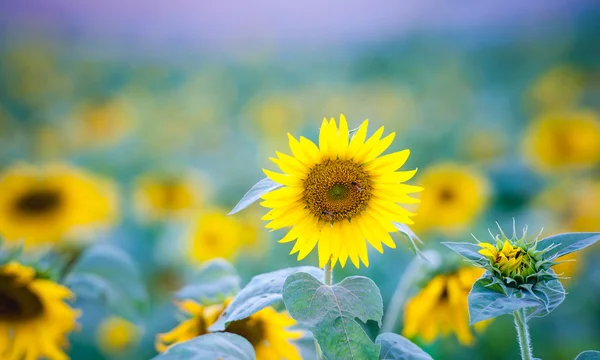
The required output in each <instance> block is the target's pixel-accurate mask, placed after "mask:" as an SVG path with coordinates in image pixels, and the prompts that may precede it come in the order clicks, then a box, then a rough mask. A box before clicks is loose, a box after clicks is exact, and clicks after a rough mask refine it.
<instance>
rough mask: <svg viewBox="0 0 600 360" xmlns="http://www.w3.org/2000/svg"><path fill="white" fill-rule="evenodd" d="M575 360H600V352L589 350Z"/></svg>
mask: <svg viewBox="0 0 600 360" xmlns="http://www.w3.org/2000/svg"><path fill="white" fill-rule="evenodd" d="M575 360H600V351H596V350H587V351H584V352H581V353H579V355H577V357H576V358H575Z"/></svg>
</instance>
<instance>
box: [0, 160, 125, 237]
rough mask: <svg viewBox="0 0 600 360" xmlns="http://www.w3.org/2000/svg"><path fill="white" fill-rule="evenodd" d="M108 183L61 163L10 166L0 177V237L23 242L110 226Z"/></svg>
mask: <svg viewBox="0 0 600 360" xmlns="http://www.w3.org/2000/svg"><path fill="white" fill-rule="evenodd" d="M116 212H117V200H116V192H115V189H114V186H113V185H112V183H110V182H108V181H107V180H105V179H102V178H98V177H96V176H93V175H90V174H88V173H86V172H84V171H82V170H79V169H76V168H73V167H70V166H67V165H48V166H44V167H34V166H30V165H15V166H13V167H11V168H9V169H6V170H5V171H4V172H3V173H2V174H1V175H0V236H2V237H3V239H4V240H5V241H19V240H23V241H24V244H25V245H26V246H28V245H36V244H40V243H46V242H58V241H60V240H61V239H65V238H66V237H69V236H71V237H72V236H74V235H83V233H82V232H83V231H85V230H89V229H91V228H94V229H95V228H98V227H100V226H106V225H109V224H111V223H112V222H113V221H114V219H115V218H116Z"/></svg>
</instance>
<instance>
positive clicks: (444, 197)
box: [438, 188, 456, 203]
mask: <svg viewBox="0 0 600 360" xmlns="http://www.w3.org/2000/svg"><path fill="white" fill-rule="evenodd" d="M438 197H439V201H440V202H441V203H449V202H452V200H454V198H455V197H456V194H454V191H452V190H451V189H448V188H444V189H442V190H441V191H440V192H439V196H438Z"/></svg>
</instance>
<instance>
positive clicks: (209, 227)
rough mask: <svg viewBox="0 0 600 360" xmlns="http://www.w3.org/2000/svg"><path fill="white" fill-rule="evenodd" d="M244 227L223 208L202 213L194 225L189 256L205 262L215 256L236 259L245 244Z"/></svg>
mask: <svg viewBox="0 0 600 360" xmlns="http://www.w3.org/2000/svg"><path fill="white" fill-rule="evenodd" d="M242 239H243V227H242V226H241V225H240V223H239V222H238V221H237V219H236V218H234V217H231V216H227V213H226V212H225V211H224V210H222V209H212V210H207V211H205V212H203V213H201V214H200V215H199V216H198V217H197V218H196V220H194V223H193V225H192V228H191V231H190V235H189V239H188V241H189V244H190V246H191V249H190V251H189V256H190V258H191V259H192V260H193V261H197V262H203V261H208V260H211V259H214V258H223V259H227V260H230V261H232V260H234V259H235V258H236V257H237V255H238V253H239V251H240V248H241V246H243V241H242Z"/></svg>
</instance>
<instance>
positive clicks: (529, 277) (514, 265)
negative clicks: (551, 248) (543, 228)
mask: <svg viewBox="0 0 600 360" xmlns="http://www.w3.org/2000/svg"><path fill="white" fill-rule="evenodd" d="M493 238H494V240H495V243H494V244H490V243H484V242H480V243H479V246H480V247H481V250H479V254H481V255H483V256H485V257H486V258H487V259H488V260H489V264H488V265H487V266H486V268H487V269H488V270H489V271H490V272H491V273H492V274H495V275H497V276H499V277H501V278H502V280H503V281H504V282H505V283H506V284H507V285H510V284H514V285H520V284H525V283H535V282H537V281H538V280H540V277H544V276H546V277H556V275H554V273H552V272H548V269H549V268H550V267H551V266H552V265H554V264H555V262H553V261H552V260H553V259H545V258H544V253H545V252H546V251H548V249H544V250H543V251H539V250H537V249H536V245H537V238H535V239H533V240H532V241H528V240H527V228H525V229H524V230H523V234H522V236H521V237H520V238H519V237H517V235H516V232H514V233H513V236H512V238H510V239H509V238H508V237H507V236H506V234H505V233H504V231H502V229H500V234H498V235H496V236H495V237H493Z"/></svg>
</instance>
